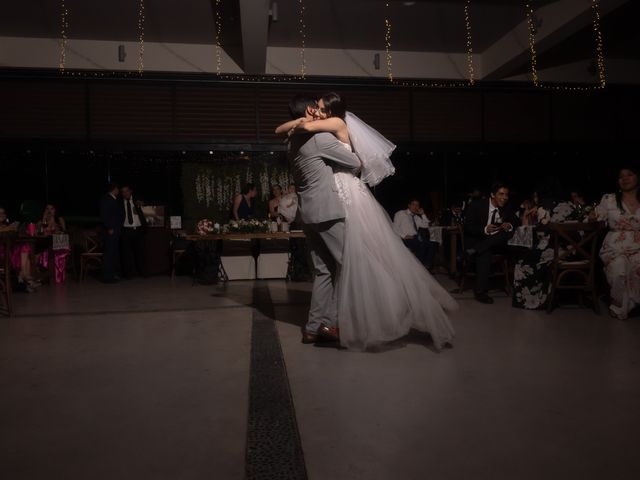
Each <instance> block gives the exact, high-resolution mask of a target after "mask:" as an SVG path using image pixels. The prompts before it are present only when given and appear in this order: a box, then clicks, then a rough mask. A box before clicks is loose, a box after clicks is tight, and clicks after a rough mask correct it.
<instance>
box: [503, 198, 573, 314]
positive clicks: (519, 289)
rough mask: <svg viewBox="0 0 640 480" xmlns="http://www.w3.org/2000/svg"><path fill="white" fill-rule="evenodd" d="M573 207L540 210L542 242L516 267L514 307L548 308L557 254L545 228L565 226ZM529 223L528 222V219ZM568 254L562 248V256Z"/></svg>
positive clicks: (565, 203) (541, 208)
mask: <svg viewBox="0 0 640 480" xmlns="http://www.w3.org/2000/svg"><path fill="white" fill-rule="evenodd" d="M572 214H573V207H572V206H571V204H570V203H568V202H561V203H558V204H557V205H555V206H554V207H553V210H551V211H547V210H546V209H545V208H544V207H537V208H536V221H538V220H539V223H540V227H539V228H538V232H537V237H538V241H537V243H536V245H535V247H534V248H533V249H531V250H528V251H527V252H526V253H525V254H524V256H523V257H522V258H520V259H519V260H518V263H516V265H515V268H514V273H513V298H512V305H513V306H514V307H516V308H525V309H528V310H535V309H539V308H546V306H547V300H548V297H549V293H551V280H552V272H551V265H552V263H553V257H554V251H553V248H554V247H553V245H552V244H551V243H550V235H549V233H548V231H546V229H545V228H544V225H546V224H548V223H549V222H553V223H565V222H567V221H570V220H571V217H572ZM524 220H525V221H526V220H527V218H526V217H525V218H524ZM565 251H566V248H565V245H560V253H561V254H564V252H565Z"/></svg>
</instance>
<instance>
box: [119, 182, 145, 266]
mask: <svg viewBox="0 0 640 480" xmlns="http://www.w3.org/2000/svg"><path fill="white" fill-rule="evenodd" d="M120 192H121V194H122V200H121V201H122V211H123V218H124V222H123V225H122V236H121V239H120V247H121V250H122V271H123V274H124V277H125V278H131V277H132V276H133V271H134V266H135V270H136V271H137V272H138V275H141V276H143V277H146V276H147V262H146V249H145V236H144V234H145V231H146V227H147V221H146V219H145V218H144V214H143V213H142V203H141V202H140V201H136V200H134V198H133V190H132V189H131V187H129V186H128V185H124V186H123V187H122V188H121V189H120Z"/></svg>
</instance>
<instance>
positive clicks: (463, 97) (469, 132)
mask: <svg viewBox="0 0 640 480" xmlns="http://www.w3.org/2000/svg"><path fill="white" fill-rule="evenodd" d="M413 129H414V140H416V141H420V142H424V141H426V142H442V141H446V142H479V141H481V140H482V95H478V94H477V93H476V92H471V91H469V92H445V91H417V92H415V93H414V94H413Z"/></svg>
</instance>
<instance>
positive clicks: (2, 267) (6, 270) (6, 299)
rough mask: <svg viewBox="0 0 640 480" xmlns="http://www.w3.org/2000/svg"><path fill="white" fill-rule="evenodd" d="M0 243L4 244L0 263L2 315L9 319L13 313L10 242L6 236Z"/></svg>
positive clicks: (0, 239)
mask: <svg viewBox="0 0 640 480" xmlns="http://www.w3.org/2000/svg"><path fill="white" fill-rule="evenodd" d="M0 242H2V243H3V244H4V258H2V260H1V261H0V296H1V297H2V303H3V304H4V313H6V315H7V316H9V317H10V316H11V314H12V312H13V303H12V298H11V296H12V291H11V263H10V258H11V255H10V252H11V242H10V241H9V237H6V236H5V237H4V238H3V237H2V236H0Z"/></svg>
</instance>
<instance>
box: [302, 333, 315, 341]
mask: <svg viewBox="0 0 640 480" xmlns="http://www.w3.org/2000/svg"><path fill="white" fill-rule="evenodd" d="M317 341H318V335H316V334H315V333H309V332H307V331H303V332H302V343H316V342H317Z"/></svg>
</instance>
